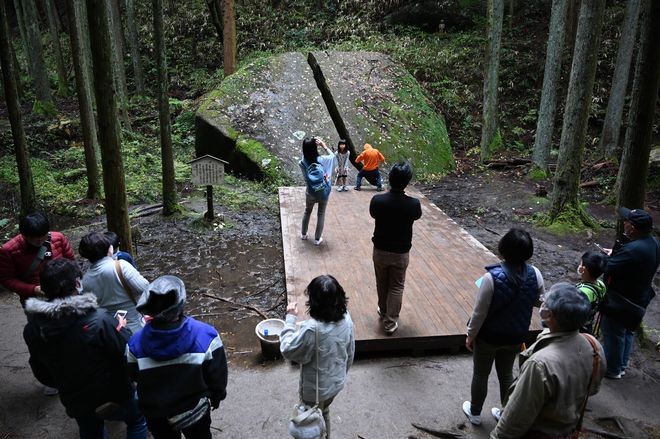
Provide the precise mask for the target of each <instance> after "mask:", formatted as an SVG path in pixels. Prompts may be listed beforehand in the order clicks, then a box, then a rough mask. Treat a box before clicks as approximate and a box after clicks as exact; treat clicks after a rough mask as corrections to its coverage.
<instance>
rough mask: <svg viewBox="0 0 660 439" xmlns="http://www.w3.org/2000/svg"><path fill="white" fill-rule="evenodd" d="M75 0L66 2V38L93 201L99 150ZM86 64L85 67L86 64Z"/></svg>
mask: <svg viewBox="0 0 660 439" xmlns="http://www.w3.org/2000/svg"><path fill="white" fill-rule="evenodd" d="M76 3H78V2H77V0H67V8H68V10H67V15H68V16H69V36H70V38H71V55H72V58H73V70H74V72H75V76H76V78H75V79H76V91H77V93H76V95H77V96H78V106H79V107H80V126H81V128H82V135H83V145H84V148H85V167H86V168H87V198H89V199H97V198H98V196H99V167H98V164H97V158H96V157H97V153H98V150H99V146H98V141H97V137H96V123H95V122H94V110H93V106H92V96H91V89H90V80H89V78H88V77H87V75H88V73H89V67H88V64H89V61H90V60H89V59H85V55H84V52H83V44H82V33H81V28H82V26H81V25H80V22H81V21H82V20H83V19H84V20H86V19H87V17H81V16H80V15H79V11H78V10H77V8H76ZM86 64H87V65H86Z"/></svg>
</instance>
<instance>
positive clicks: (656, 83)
mask: <svg viewBox="0 0 660 439" xmlns="http://www.w3.org/2000/svg"><path fill="white" fill-rule="evenodd" d="M642 5H643V6H642V19H641V20H642V26H641V29H640V45H639V53H638V55H637V63H636V66H635V79H634V82H633V89H632V102H631V103H630V112H629V114H628V128H627V129H626V137H625V140H624V146H623V155H622V156H621V166H620V167H619V175H618V177H617V188H618V193H617V203H616V204H617V207H621V206H625V207H627V208H629V209H636V208H643V207H644V196H645V195H646V178H647V176H648V171H649V155H650V152H651V142H652V138H653V117H654V115H655V109H656V99H657V98H658V88H659V87H660V51H658V47H660V26H658V23H660V2H658V1H656V0H643V2H642ZM622 231H623V227H622V223H621V221H619V224H618V227H617V232H618V233H617V234H618V235H619V236H620V235H621V232H622Z"/></svg>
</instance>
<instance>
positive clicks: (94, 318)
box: [23, 258, 147, 439]
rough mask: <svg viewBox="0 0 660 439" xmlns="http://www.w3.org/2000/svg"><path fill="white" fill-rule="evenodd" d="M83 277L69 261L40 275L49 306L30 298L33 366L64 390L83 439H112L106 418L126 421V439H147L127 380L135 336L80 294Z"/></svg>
mask: <svg viewBox="0 0 660 439" xmlns="http://www.w3.org/2000/svg"><path fill="white" fill-rule="evenodd" d="M81 276H82V273H81V272H80V268H79V267H78V265H77V264H76V263H75V262H73V261H70V260H68V259H63V258H62V259H56V260H53V261H51V262H49V263H48V264H47V265H46V267H45V268H44V269H43V270H42V272H41V275H40V282H41V283H40V285H41V290H42V291H43V293H44V294H45V295H46V298H47V299H48V300H47V301H44V300H40V299H37V298H31V299H28V300H27V301H26V303H25V313H26V314H27V317H28V324H27V325H26V326H25V330H24V332H23V337H24V339H25V342H26V343H27V346H28V349H29V351H30V367H31V368H32V372H33V373H34V376H35V377H36V378H37V380H39V381H40V382H41V383H43V384H45V385H47V386H50V387H54V388H56V389H58V390H59V395H60V400H61V401H62V405H64V408H65V409H66V413H67V415H69V416H70V417H72V418H75V420H76V422H77V423H78V428H79V432H80V437H81V439H85V438H94V439H103V438H104V437H107V436H106V435H107V433H106V431H105V425H104V418H105V419H111V420H123V421H124V422H125V423H126V426H127V430H126V437H127V439H146V437H147V426H146V422H145V419H144V416H142V414H141V413H140V412H139V410H138V407H137V401H136V399H135V390H134V388H133V385H132V383H131V382H130V381H129V379H128V370H127V368H126V359H125V352H126V343H127V341H128V338H129V337H130V335H131V334H130V331H129V330H128V329H126V327H125V326H126V320H124V319H123V318H121V317H120V318H119V322H118V321H117V320H116V319H114V318H113V317H112V316H111V315H109V314H108V313H107V312H106V311H105V310H103V309H100V308H99V307H98V304H97V302H96V296H94V295H93V294H91V293H88V294H82V295H79V294H78V291H79V290H81V289H82V288H81V287H82V285H81V283H80V278H81Z"/></svg>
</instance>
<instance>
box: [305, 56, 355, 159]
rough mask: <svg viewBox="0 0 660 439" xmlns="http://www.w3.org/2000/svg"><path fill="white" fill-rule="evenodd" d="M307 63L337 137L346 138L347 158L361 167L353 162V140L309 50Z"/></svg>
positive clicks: (321, 72) (319, 67)
mask: <svg viewBox="0 0 660 439" xmlns="http://www.w3.org/2000/svg"><path fill="white" fill-rule="evenodd" d="M307 63H308V64H309V66H310V67H311V68H312V72H313V73H314V80H315V81H316V86H317V87H318V89H319V91H320V92H321V97H322V98H323V102H324V103H325V106H326V107H327V109H328V113H329V114H330V118H331V119H332V123H333V124H334V125H335V129H336V130H337V134H339V137H340V138H341V139H345V140H346V146H348V150H349V159H350V161H351V163H352V164H353V166H355V167H356V168H357V169H362V165H361V164H360V163H355V158H356V157H357V153H356V152H355V145H353V141H352V140H351V135H350V134H348V129H347V128H346V124H344V119H342V117H341V113H340V112H339V109H338V108H337V104H336V103H335V99H334V98H333V97H332V93H331V92H330V88H329V87H328V83H327V82H326V81H325V76H323V71H322V70H321V66H319V63H318V62H317V61H316V57H315V56H314V54H313V53H312V52H309V53H308V54H307Z"/></svg>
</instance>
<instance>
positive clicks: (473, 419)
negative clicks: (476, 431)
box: [463, 401, 481, 425]
mask: <svg viewBox="0 0 660 439" xmlns="http://www.w3.org/2000/svg"><path fill="white" fill-rule="evenodd" d="M463 413H465V416H467V418H468V421H470V424H472V425H481V416H479V415H473V414H472V403H471V402H470V401H465V402H464V403H463Z"/></svg>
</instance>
